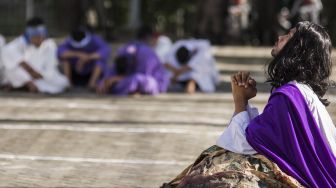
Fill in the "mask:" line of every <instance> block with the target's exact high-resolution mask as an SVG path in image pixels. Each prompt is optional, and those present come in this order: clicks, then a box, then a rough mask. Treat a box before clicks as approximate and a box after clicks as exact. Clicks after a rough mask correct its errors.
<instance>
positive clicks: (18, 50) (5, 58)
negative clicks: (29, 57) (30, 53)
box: [1, 39, 24, 70]
mask: <svg viewBox="0 0 336 188" xmlns="http://www.w3.org/2000/svg"><path fill="white" fill-rule="evenodd" d="M1 59H2V62H3V65H4V66H5V68H6V69H8V70H12V69H13V68H15V67H16V66H18V65H19V64H20V63H21V62H22V61H23V60H24V52H23V46H22V44H21V42H20V41H18V39H16V40H15V41H13V42H12V43H9V44H8V45H5V46H4V47H3V49H2V50H1Z"/></svg>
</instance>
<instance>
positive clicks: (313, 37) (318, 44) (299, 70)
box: [267, 21, 333, 106]
mask: <svg viewBox="0 0 336 188" xmlns="http://www.w3.org/2000/svg"><path fill="white" fill-rule="evenodd" d="M295 28H296V32H295V33H294V35H293V36H292V38H291V39H290V40H289V41H288V42H287V44H286V45H285V46H284V47H283V49H282V50H281V51H280V52H279V54H277V55H276V56H275V57H274V59H273V60H272V61H271V62H270V64H269V65H268V70H267V74H268V78H267V82H269V83H270V84H271V86H272V87H273V88H277V87H280V86H282V85H284V84H286V83H288V82H290V81H293V80H296V81H297V82H300V83H304V84H307V85H309V86H310V87H311V88H312V89H313V91H314V92H315V93H316V95H317V96H318V97H319V99H320V100H321V102H322V103H323V104H324V105H325V106H328V105H329V102H328V101H327V99H322V97H323V96H324V95H325V93H326V91H327V90H328V88H329V86H331V85H332V84H333V82H331V81H330V80H329V76H330V74H331V71H332V60H331V51H332V44H331V40H330V37H329V35H328V33H327V31H326V30H325V29H324V28H323V27H321V26H319V25H316V24H313V23H310V22H307V21H305V22H299V23H298V24H297V25H296V26H295Z"/></svg>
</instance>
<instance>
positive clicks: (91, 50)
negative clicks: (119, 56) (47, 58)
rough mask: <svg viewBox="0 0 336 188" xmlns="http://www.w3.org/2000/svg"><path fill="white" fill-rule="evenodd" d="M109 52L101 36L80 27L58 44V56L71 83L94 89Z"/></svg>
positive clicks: (105, 64) (103, 69)
mask: <svg viewBox="0 0 336 188" xmlns="http://www.w3.org/2000/svg"><path fill="white" fill-rule="evenodd" d="M110 52H111V49H110V47H109V46H108V44H107V43H106V42H105V41H104V40H103V39H102V38H100V37H98V36H97V35H94V34H93V33H91V32H90V31H88V30H87V29H84V28H82V27H80V28H78V29H76V30H74V31H73V32H72V33H71V36H69V38H68V39H67V40H66V41H65V42H64V43H63V44H61V45H60V47H59V48H58V57H59V58H60V60H61V63H62V67H63V71H64V74H65V75H66V76H67V77H68V79H69V80H70V83H71V84H72V85H75V86H87V87H88V88H90V89H95V88H96V86H97V81H98V79H100V78H101V77H102V76H103V72H104V71H105V69H106V66H107V60H108V58H109V55H110Z"/></svg>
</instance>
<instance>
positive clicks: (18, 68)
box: [1, 17, 69, 94]
mask: <svg viewBox="0 0 336 188" xmlns="http://www.w3.org/2000/svg"><path fill="white" fill-rule="evenodd" d="M56 50H57V46H56V43H55V42H54V41H53V40H52V39H48V38H47V30H46V28H45V25H44V22H43V20H42V19H41V18H37V17H34V18H32V19H30V20H28V21H27V27H26V30H25V32H24V34H23V35H21V36H19V37H17V38H15V39H14V40H13V41H11V42H10V43H8V44H7V45H5V46H4V47H3V49H2V51H1V60H2V62H3V65H4V82H3V83H4V84H6V85H8V86H10V87H11V88H22V87H24V88H27V89H28V90H29V91H30V92H42V93H49V94H56V93H61V92H63V91H64V90H65V89H66V88H67V87H68V86H69V82H68V80H67V78H66V77H65V76H64V75H62V74H61V73H60V72H59V70H58V67H57V65H58V61H57V56H56Z"/></svg>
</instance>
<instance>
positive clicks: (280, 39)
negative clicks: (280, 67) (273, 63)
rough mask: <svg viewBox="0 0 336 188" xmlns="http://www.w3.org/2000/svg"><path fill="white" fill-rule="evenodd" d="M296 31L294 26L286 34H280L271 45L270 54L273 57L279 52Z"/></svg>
mask: <svg viewBox="0 0 336 188" xmlns="http://www.w3.org/2000/svg"><path fill="white" fill-rule="evenodd" d="M295 32H296V28H292V29H291V30H290V31H289V32H288V33H287V34H286V35H281V36H279V37H278V40H277V42H276V43H275V45H274V46H273V49H272V52H271V54H272V56H273V57H275V56H277V55H278V54H279V52H280V51H281V50H282V48H283V47H284V46H285V45H286V44H287V42H288V41H289V40H290V39H291V38H292V37H293V35H294V33H295Z"/></svg>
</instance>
